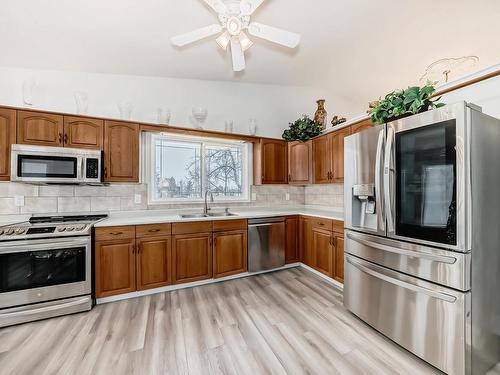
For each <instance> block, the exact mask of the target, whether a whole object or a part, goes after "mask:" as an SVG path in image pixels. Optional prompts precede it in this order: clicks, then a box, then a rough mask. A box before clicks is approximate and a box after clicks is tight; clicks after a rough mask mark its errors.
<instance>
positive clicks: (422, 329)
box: [344, 255, 470, 375]
mask: <svg viewBox="0 0 500 375" xmlns="http://www.w3.org/2000/svg"><path fill="white" fill-rule="evenodd" d="M345 263H346V264H345V284H344V305H345V306H346V307H347V309H349V310H350V311H352V312H353V313H354V314H356V315H357V316H358V317H359V318H361V319H362V320H364V321H365V322H366V323H368V324H369V325H371V326H372V327H374V328H375V329H376V330H378V331H379V332H381V333H382V334H384V335H386V336H387V337H388V338H390V339H392V340H393V341H395V342H396V343H398V344H399V345H401V346H402V347H404V348H406V349H407V350H409V351H411V352H412V353H414V354H415V355H417V356H419V357H420V358H422V359H423V360H425V361H427V362H429V363H430V364H431V365H433V366H435V367H437V368H438V369H440V370H442V371H444V372H446V373H448V374H458V375H463V374H465V373H466V371H467V367H468V366H470V333H467V330H470V321H469V319H470V292H469V293H463V292H458V291H455V290H452V289H448V288H444V287H441V286H437V285H434V284H432V283H429V282H426V281H422V280H418V279H416V278H414V277H410V276H406V275H403V274H400V273H398V272H394V271H391V270H389V269H387V268H384V267H380V266H377V265H375V264H372V263H370V262H366V261H363V260H361V259H359V258H356V257H353V256H351V255H346V262H345ZM464 327H467V328H464ZM469 332H470V331H469Z"/></svg>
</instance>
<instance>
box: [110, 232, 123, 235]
mask: <svg viewBox="0 0 500 375" xmlns="http://www.w3.org/2000/svg"><path fill="white" fill-rule="evenodd" d="M109 234H111V235H112V236H118V235H120V234H123V232H109Z"/></svg>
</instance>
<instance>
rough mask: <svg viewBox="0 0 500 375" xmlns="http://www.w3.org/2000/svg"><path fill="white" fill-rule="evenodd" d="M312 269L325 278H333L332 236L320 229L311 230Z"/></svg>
mask: <svg viewBox="0 0 500 375" xmlns="http://www.w3.org/2000/svg"><path fill="white" fill-rule="evenodd" d="M312 242H313V244H312V248H313V257H314V260H313V262H314V265H313V267H314V268H315V269H316V270H318V271H320V272H322V273H324V274H325V275H327V276H330V277H332V276H333V269H332V267H333V258H332V257H333V246H332V242H333V235H332V233H331V232H329V231H325V230H322V229H313V230H312Z"/></svg>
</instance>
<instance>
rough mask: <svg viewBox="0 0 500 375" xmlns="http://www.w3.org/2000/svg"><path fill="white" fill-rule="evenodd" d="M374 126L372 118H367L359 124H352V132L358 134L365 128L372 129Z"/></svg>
mask: <svg viewBox="0 0 500 375" xmlns="http://www.w3.org/2000/svg"><path fill="white" fill-rule="evenodd" d="M372 127H373V122H372V120H371V119H366V120H363V121H361V122H358V123H357V124H354V125H351V134H356V133H359V132H362V131H363V130H366V129H370V128H372Z"/></svg>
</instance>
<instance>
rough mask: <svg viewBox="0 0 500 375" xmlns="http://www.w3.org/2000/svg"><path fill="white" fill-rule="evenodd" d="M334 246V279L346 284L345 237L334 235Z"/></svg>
mask: <svg viewBox="0 0 500 375" xmlns="http://www.w3.org/2000/svg"><path fill="white" fill-rule="evenodd" d="M333 244H334V247H335V251H334V257H333V278H334V279H335V280H337V281H338V282H340V283H343V282H344V236H343V235H341V234H334V237H333Z"/></svg>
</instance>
